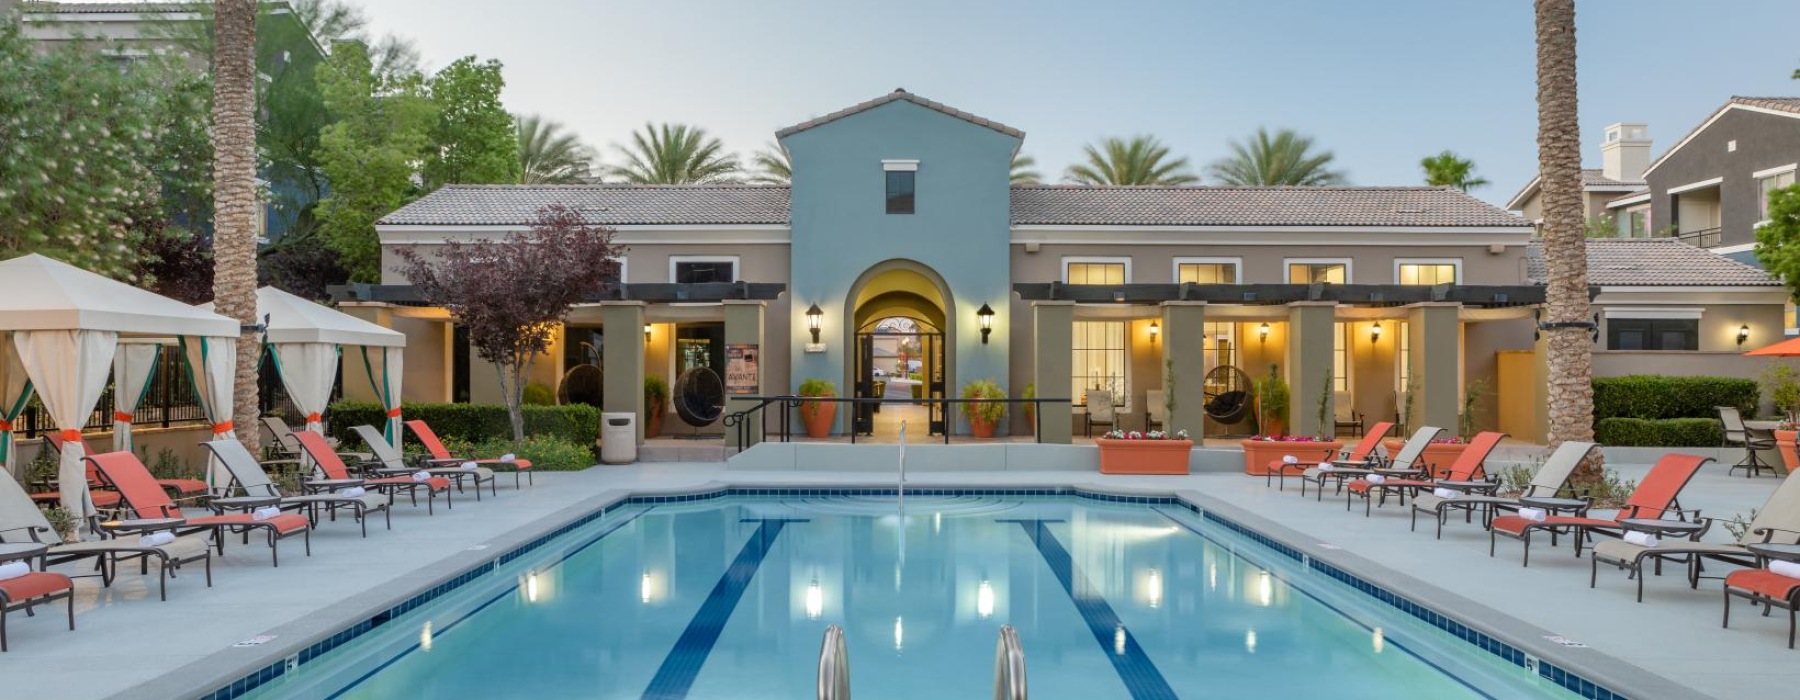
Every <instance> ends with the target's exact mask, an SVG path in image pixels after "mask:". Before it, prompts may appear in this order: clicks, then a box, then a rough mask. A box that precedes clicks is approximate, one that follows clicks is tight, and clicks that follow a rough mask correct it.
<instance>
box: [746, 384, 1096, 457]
mask: <svg viewBox="0 0 1800 700" xmlns="http://www.w3.org/2000/svg"><path fill="white" fill-rule="evenodd" d="M727 398H729V399H730V400H732V401H753V402H755V404H754V405H751V406H749V407H747V408H745V409H743V410H740V411H732V412H730V413H727V414H725V417H724V424H725V427H727V428H735V429H736V430H737V441H738V450H739V451H740V452H741V451H743V450H746V449H749V448H750V445H749V441H748V438H749V436H750V431H749V426H750V417H751V416H752V415H753V414H762V415H763V421H762V439H763V440H764V441H767V440H768V439H769V423H770V421H769V420H768V418H769V416H768V413H769V411H768V410H767V409H769V408H770V407H773V408H775V410H776V415H775V416H774V417H775V419H776V420H775V423H776V431H777V432H776V437H777V438H779V439H780V441H781V442H788V441H789V440H790V439H791V438H792V432H791V429H790V428H791V425H792V416H793V411H794V410H795V409H798V408H800V405H801V404H802V403H831V404H849V405H851V406H861V405H882V404H887V405H912V406H942V407H943V408H944V410H945V411H946V412H948V411H949V410H950V409H952V408H954V407H956V406H958V405H961V404H982V403H997V404H1004V405H1007V406H1012V405H1014V404H1028V405H1030V406H1031V407H1032V409H1033V410H1032V420H1033V422H1034V426H1033V430H1032V434H1033V435H1035V436H1036V440H1037V441H1038V442H1042V441H1043V439H1044V405H1045V404H1062V405H1074V403H1075V402H1074V400H1073V399H1062V398H1032V399H1015V398H1004V399H1002V398H992V399H989V398H981V399H964V398H949V397H938V398H934V397H920V398H916V399H914V398H905V399H898V398H893V399H891V398H887V397H883V396H796V395H793V394H783V395H778V396H730V397H727ZM950 433H951V431H949V430H945V431H944V433H943V437H944V444H946V445H948V444H950ZM856 436H857V432H856V431H855V430H854V429H853V430H851V431H850V444H852V445H854V444H856Z"/></svg>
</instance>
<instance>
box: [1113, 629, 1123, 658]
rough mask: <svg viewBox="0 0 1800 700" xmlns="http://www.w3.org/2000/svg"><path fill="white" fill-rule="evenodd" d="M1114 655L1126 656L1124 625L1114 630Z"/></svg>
mask: <svg viewBox="0 0 1800 700" xmlns="http://www.w3.org/2000/svg"><path fill="white" fill-rule="evenodd" d="M1113 653H1114V654H1118V655H1119V656H1124V655H1125V626H1124V625H1119V626H1118V627H1114V628H1113Z"/></svg>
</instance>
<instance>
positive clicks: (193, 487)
mask: <svg viewBox="0 0 1800 700" xmlns="http://www.w3.org/2000/svg"><path fill="white" fill-rule="evenodd" d="M44 446H46V447H49V448H50V449H52V450H55V451H56V453H57V454H59V455H60V454H62V449H63V437H62V436H61V435H59V434H57V433H44ZM87 453H88V454H95V452H94V449H93V448H91V447H90V448H88V449H87ZM87 477H88V489H89V491H90V492H91V491H92V490H93V488H94V487H95V486H99V485H100V478H99V475H98V474H96V473H94V467H93V466H92V465H89V466H88V470H87ZM156 485H157V486H161V487H162V488H163V490H164V491H168V492H169V495H170V496H173V497H175V498H177V499H182V498H195V497H198V496H200V495H202V494H205V493H206V482H204V481H201V480H199V479H157V480H156ZM112 498H113V503H114V504H115V505H116V504H117V503H118V500H117V499H118V497H117V496H113V497H112ZM94 506H95V507H97V508H99V507H104V506H101V504H100V501H99V500H98V499H95V501H94Z"/></svg>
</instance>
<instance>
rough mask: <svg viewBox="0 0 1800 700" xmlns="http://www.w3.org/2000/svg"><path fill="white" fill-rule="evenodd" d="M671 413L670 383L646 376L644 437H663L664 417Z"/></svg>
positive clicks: (650, 375) (654, 376)
mask: <svg viewBox="0 0 1800 700" xmlns="http://www.w3.org/2000/svg"><path fill="white" fill-rule="evenodd" d="M668 412H669V383H668V382H666V381H663V378H662V377H658V376H656V375H654V374H648V375H644V413H645V414H646V415H645V416H644V437H646V438H653V437H657V436H660V435H662V428H663V415H664V414H666V413H668Z"/></svg>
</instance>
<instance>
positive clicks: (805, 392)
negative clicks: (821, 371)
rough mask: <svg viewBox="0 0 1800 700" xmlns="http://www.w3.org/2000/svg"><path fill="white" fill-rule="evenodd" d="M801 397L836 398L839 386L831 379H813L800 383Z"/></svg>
mask: <svg viewBox="0 0 1800 700" xmlns="http://www.w3.org/2000/svg"><path fill="white" fill-rule="evenodd" d="M800 395H801V396H836V395H837V385H836V384H833V383H831V380H829V379H819V378H816V377H815V378H812V379H808V380H806V381H803V382H800Z"/></svg>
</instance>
